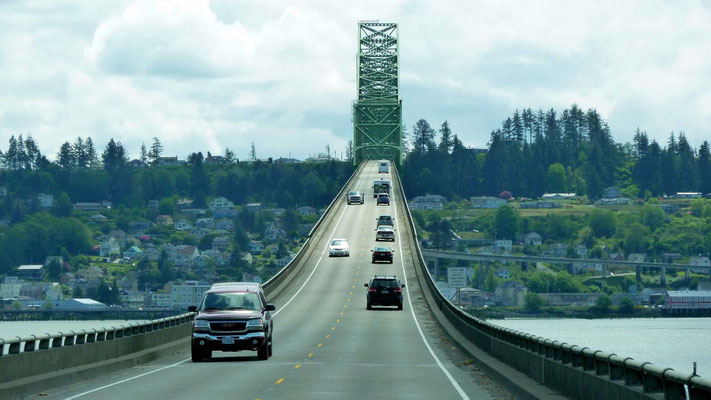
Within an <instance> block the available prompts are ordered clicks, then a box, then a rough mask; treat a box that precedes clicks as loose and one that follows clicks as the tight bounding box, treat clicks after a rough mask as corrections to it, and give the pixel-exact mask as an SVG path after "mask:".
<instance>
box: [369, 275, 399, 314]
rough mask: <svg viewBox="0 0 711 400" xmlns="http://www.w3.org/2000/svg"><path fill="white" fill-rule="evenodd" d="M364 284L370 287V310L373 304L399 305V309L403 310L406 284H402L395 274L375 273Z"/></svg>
mask: <svg viewBox="0 0 711 400" xmlns="http://www.w3.org/2000/svg"><path fill="white" fill-rule="evenodd" d="M364 286H365V287H367V288H368V295H367V306H366V308H367V309H368V310H372V309H373V306H397V309H398V310H402V289H404V288H405V284H402V285H401V284H400V280H399V279H397V277H396V276H395V275H375V276H374V277H373V279H371V280H370V282H369V283H366V284H365V285H364Z"/></svg>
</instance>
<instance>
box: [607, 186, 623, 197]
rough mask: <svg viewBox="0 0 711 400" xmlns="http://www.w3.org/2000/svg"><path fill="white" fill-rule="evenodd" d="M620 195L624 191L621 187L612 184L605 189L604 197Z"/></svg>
mask: <svg viewBox="0 0 711 400" xmlns="http://www.w3.org/2000/svg"><path fill="white" fill-rule="evenodd" d="M620 196H622V191H620V188H618V187H617V186H610V187H609V188H606V189H605V194H604V197H605V198H606V199H616V198H618V197H620Z"/></svg>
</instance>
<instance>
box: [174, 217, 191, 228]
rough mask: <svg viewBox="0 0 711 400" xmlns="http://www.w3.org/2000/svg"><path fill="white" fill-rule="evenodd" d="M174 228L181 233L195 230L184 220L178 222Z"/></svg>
mask: <svg viewBox="0 0 711 400" xmlns="http://www.w3.org/2000/svg"><path fill="white" fill-rule="evenodd" d="M173 226H174V227H175V229H176V230H179V231H189V230H191V229H193V225H192V224H191V223H190V222H188V221H186V220H184V219H181V220H180V221H178V222H176V223H175V225H173Z"/></svg>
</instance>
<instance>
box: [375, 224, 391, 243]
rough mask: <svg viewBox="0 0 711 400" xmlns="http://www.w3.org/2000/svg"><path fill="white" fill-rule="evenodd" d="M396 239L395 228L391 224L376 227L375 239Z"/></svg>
mask: <svg viewBox="0 0 711 400" xmlns="http://www.w3.org/2000/svg"><path fill="white" fill-rule="evenodd" d="M381 240H388V241H391V242H394V241H395V229H394V228H393V227H392V226H390V225H380V226H379V227H377V228H376V229H375V241H376V242H378V241H381Z"/></svg>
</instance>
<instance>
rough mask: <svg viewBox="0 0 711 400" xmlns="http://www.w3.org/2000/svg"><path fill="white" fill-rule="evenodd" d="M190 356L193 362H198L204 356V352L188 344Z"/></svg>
mask: <svg viewBox="0 0 711 400" xmlns="http://www.w3.org/2000/svg"><path fill="white" fill-rule="evenodd" d="M190 356H191V358H192V360H193V362H200V361H202V360H203V359H205V358H206V354H205V352H204V351H202V350H200V349H199V348H197V347H196V346H195V345H192V346H190Z"/></svg>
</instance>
